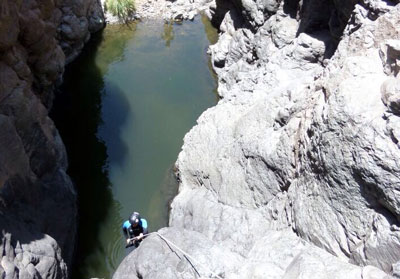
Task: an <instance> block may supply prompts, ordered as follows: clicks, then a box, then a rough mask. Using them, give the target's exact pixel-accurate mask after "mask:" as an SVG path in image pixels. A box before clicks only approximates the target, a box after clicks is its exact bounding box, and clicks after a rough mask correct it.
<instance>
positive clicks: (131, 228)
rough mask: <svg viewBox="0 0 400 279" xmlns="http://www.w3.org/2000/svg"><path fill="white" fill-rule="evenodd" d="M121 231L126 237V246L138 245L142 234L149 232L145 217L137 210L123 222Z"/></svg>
mask: <svg viewBox="0 0 400 279" xmlns="http://www.w3.org/2000/svg"><path fill="white" fill-rule="evenodd" d="M122 231H123V232H124V235H125V238H126V244H127V247H129V246H132V245H135V246H136V247H138V246H139V244H140V242H141V241H142V239H143V237H144V235H146V234H148V233H149V231H148V229H147V221H146V219H144V218H141V217H140V214H139V213H138V212H133V213H132V215H131V216H130V217H129V220H126V221H125V222H124V224H123V225H122ZM132 238H135V240H132Z"/></svg>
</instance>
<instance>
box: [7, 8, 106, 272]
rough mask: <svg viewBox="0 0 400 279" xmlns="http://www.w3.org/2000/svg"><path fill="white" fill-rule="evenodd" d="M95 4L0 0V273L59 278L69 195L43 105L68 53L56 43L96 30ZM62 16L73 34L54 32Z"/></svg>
mask: <svg viewBox="0 0 400 279" xmlns="http://www.w3.org/2000/svg"><path fill="white" fill-rule="evenodd" d="M68 9H70V10H68ZM99 9H100V7H99V6H98V4H97V2H95V1H72V0H70V1H53V0H36V1H35V0H28V1H20V0H18V1H15V0H4V1H2V2H1V3H0V22H1V24H0V129H1V133H0V228H1V235H0V237H1V242H0V251H2V254H1V259H0V277H1V278H67V275H68V271H67V264H69V263H70V261H71V257H72V252H73V249H74V239H75V227H76V193H75V190H74V187H73V185H72V182H71V180H70V178H69V177H68V176H67V174H66V168H67V157H66V152H65V148H64V145H63V143H62V140H61V138H60V136H59V134H58V132H57V130H56V128H55V126H54V124H53V122H52V121H51V119H50V118H49V117H48V116H47V115H48V111H47V108H46V106H49V105H50V104H51V99H52V90H53V88H54V85H55V83H56V82H57V81H58V80H60V79H61V77H62V73H63V70H64V65H65V60H66V58H67V60H70V59H71V58H72V56H73V54H71V53H68V52H66V53H64V52H63V50H62V48H61V47H60V45H65V44H68V45H70V46H71V49H74V53H75V52H76V51H78V49H77V48H79V46H80V45H83V42H84V41H85V40H86V39H87V38H88V36H89V35H88V34H89V32H91V31H96V30H98V29H99V28H101V26H102V23H101V17H102V12H101V10H99ZM67 14H75V15H77V16H78V15H79V17H80V18H85V20H82V22H86V23H85V24H83V25H80V26H81V27H82V28H81V29H76V30H77V31H76V34H72V33H70V34H66V33H62V32H61V31H60V32H59V33H57V29H58V28H60V26H61V25H62V24H61V23H62V22H63V21H62V18H65V17H66V15H67ZM63 24H64V23H63ZM65 26H68V25H65ZM70 26H72V24H70ZM71 29H74V27H71ZM67 35H68V36H67Z"/></svg>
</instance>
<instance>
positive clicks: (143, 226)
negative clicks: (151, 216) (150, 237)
mask: <svg viewBox="0 0 400 279" xmlns="http://www.w3.org/2000/svg"><path fill="white" fill-rule="evenodd" d="M141 221H142V228H143V234H148V233H149V229H148V227H147V221H146V219H141Z"/></svg>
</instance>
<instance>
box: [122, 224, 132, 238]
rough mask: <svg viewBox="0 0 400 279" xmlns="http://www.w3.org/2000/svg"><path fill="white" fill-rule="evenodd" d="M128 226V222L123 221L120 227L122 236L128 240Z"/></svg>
mask: <svg viewBox="0 0 400 279" xmlns="http://www.w3.org/2000/svg"><path fill="white" fill-rule="evenodd" d="M130 225H131V224H130V223H129V221H125V222H124V224H123V225H122V231H123V232H124V236H125V238H126V239H128V238H129V234H128V229H129V226H130Z"/></svg>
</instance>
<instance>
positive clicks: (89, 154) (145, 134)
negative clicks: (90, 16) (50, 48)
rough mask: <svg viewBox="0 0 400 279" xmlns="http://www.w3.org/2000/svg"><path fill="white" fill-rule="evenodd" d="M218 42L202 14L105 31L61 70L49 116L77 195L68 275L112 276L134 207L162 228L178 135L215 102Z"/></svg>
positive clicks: (173, 189) (171, 190)
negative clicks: (212, 48) (213, 55)
mask: <svg viewBox="0 0 400 279" xmlns="http://www.w3.org/2000/svg"><path fill="white" fill-rule="evenodd" d="M216 39H217V32H216V30H215V29H214V28H212V27H211V24H210V23H209V21H208V20H207V19H206V18H205V17H200V16H198V17H197V18H196V19H195V20H194V21H193V22H184V23H183V24H177V23H175V24H172V23H170V24H165V23H163V22H155V21H148V22H141V23H132V24H129V25H110V26H108V27H107V28H106V29H105V30H103V31H102V32H101V33H100V34H97V35H96V36H95V37H94V38H93V39H92V40H91V42H90V43H89V44H88V45H87V46H86V47H85V49H84V51H83V53H82V54H81V55H80V57H78V59H76V60H75V61H74V62H73V63H72V64H70V65H69V66H68V67H67V69H66V72H65V75H64V82H63V85H62V86H61V88H60V90H59V92H58V94H57V96H56V98H55V102H54V106H53V112H52V114H51V116H52V117H53V119H54V121H55V123H56V125H57V127H58V129H59V131H60V133H61V136H62V138H63V140H64V142H65V145H66V148H67V152H68V156H69V163H70V167H69V174H70V176H71V177H72V179H73V181H74V182H75V185H76V189H77V192H78V198H79V216H78V217H79V230H78V242H77V249H76V255H75V257H74V258H75V264H74V267H73V271H72V272H73V274H72V278H86V279H87V278H92V277H97V278H111V276H112V274H113V272H114V271H115V269H116V268H117V266H118V264H119V263H120V262H121V261H122V259H123V258H124V257H125V255H126V251H125V242H124V240H123V235H122V231H121V226H122V223H123V221H124V220H126V219H127V218H128V216H129V215H130V213H131V212H132V211H134V210H135V211H139V212H140V213H141V214H142V216H143V217H144V218H146V219H147V221H148V223H149V228H150V230H151V231H155V230H157V229H159V228H161V227H163V226H166V225H167V223H168V203H169V201H170V200H171V199H172V198H173V196H174V195H175V194H176V191H177V182H176V179H175V177H174V174H173V170H174V162H175V161H176V159H177V156H178V154H179V151H180V149H181V146H182V143H183V137H184V135H185V134H186V133H187V132H188V131H189V130H190V128H191V127H193V126H194V125H195V123H196V119H197V118H198V117H199V116H200V114H201V113H202V112H203V111H205V110H206V109H207V108H209V107H211V106H213V105H215V104H216V102H217V94H216V80H215V75H214V73H213V72H212V68H211V66H210V59H209V57H208V56H207V54H206V51H207V47H208V46H209V45H210V44H213V43H215V41H216Z"/></svg>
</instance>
